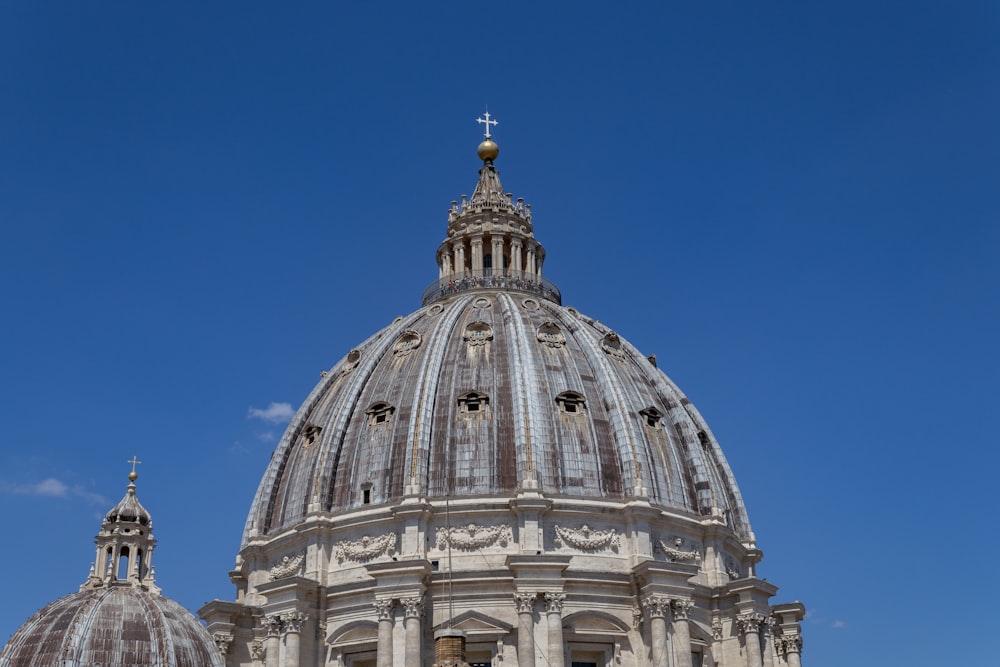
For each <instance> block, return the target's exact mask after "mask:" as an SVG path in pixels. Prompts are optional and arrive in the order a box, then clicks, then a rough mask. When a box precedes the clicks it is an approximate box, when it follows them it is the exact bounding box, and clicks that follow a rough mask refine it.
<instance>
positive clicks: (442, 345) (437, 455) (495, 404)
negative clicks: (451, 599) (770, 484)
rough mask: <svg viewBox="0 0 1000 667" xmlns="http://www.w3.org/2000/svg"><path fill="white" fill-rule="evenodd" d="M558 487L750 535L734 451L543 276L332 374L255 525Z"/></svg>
mask: <svg viewBox="0 0 1000 667" xmlns="http://www.w3.org/2000/svg"><path fill="white" fill-rule="evenodd" d="M526 482H527V483H528V484H529V485H530V486H533V487H534V486H536V485H537V488H538V489H539V490H540V491H541V492H542V493H545V494H547V495H566V496H581V497H596V498H613V499H622V498H628V497H636V496H640V497H641V496H647V497H648V498H649V500H650V502H652V503H654V504H656V505H659V506H662V507H668V508H670V509H671V510H675V511H680V512H684V513H688V514H691V515H696V516H702V515H716V516H720V517H725V520H726V521H727V522H728V523H729V524H730V525H731V527H732V528H733V530H735V531H736V533H737V534H738V535H739V536H740V537H741V538H744V539H749V538H750V527H749V524H748V522H747V517H746V511H745V509H744V507H743V502H742V500H741V499H740V493H739V490H738V489H737V486H736V483H735V481H734V479H733V476H732V473H731V472H730V469H729V466H728V464H727V463H726V460H725V458H724V456H723V454H722V451H721V450H720V449H719V446H718V444H717V443H716V442H715V439H714V438H713V437H712V435H711V431H710V430H709V428H708V426H707V425H706V424H705V422H704V420H703V419H702V418H701V416H700V415H699V414H698V412H697V410H695V408H694V406H693V405H691V403H690V402H689V401H688V400H687V398H685V397H684V394H683V393H681V391H680V390H679V389H678V388H677V386H676V385H675V384H674V383H673V382H671V381H670V379H669V378H667V376H666V375H664V374H663V372H661V371H660V370H659V369H657V368H656V366H655V365H654V363H653V362H652V361H650V360H649V359H647V358H646V357H645V356H643V355H642V354H641V353H639V352H638V351H637V350H636V349H635V348H634V347H633V346H632V345H630V344H629V343H628V342H627V341H626V340H625V339H624V338H622V337H620V336H618V335H617V334H616V333H615V332H614V331H612V330H611V329H609V328H608V327H606V326H604V325H603V324H601V323H600V322H597V321H595V320H593V319H591V318H589V317H587V316H585V315H583V314H581V313H579V312H577V311H576V310H574V309H573V308H567V307H564V306H561V305H559V304H558V303H556V302H555V301H552V300H550V299H549V298H546V297H545V296H540V295H537V294H534V293H530V292H512V291H510V290H509V289H508V288H506V287H505V288H500V287H494V288H483V287H480V288H478V289H475V290H469V291H466V292H462V293H458V294H454V295H449V296H448V297H447V298H444V299H441V300H439V301H437V302H434V303H431V304H430V305H427V306H425V307H423V308H421V309H420V310H418V311H416V312H415V313H412V314H411V315H409V316H407V317H402V318H399V319H398V320H397V321H396V322H394V323H393V324H391V325H390V326H388V327H386V328H385V329H383V330H381V331H379V332H378V333H376V334H375V335H374V336H372V337H371V338H369V339H368V340H367V341H365V342H364V343H362V344H361V345H359V346H358V347H357V348H355V349H353V350H351V351H350V352H349V354H347V355H346V356H345V357H344V358H343V359H342V360H341V361H340V362H339V363H338V364H337V365H336V366H334V367H333V369H332V370H331V371H330V372H329V373H327V374H325V377H324V378H323V379H322V380H321V381H320V383H319V385H318V386H317V387H316V388H315V389H314V390H313V392H312V393H311V394H310V396H309V397H308V398H307V399H306V401H305V403H304V404H303V405H302V407H301V408H300V409H299V411H298V413H297V414H296V416H295V418H294V419H293V421H292V423H291V425H290V426H289V428H288V430H287V432H286V433H285V437H284V438H283V439H282V441H281V444H280V445H279V447H278V449H277V451H276V452H275V455H274V458H273V459H272V461H271V464H270V466H269V467H268V469H267V472H266V474H265V476H264V481H263V482H262V484H261V487H260V490H259V491H258V493H257V497H256V499H255V501H254V504H253V507H252V509H251V511H250V517H249V523H248V535H247V537H248V538H249V537H250V536H251V535H253V536H259V535H264V534H275V533H278V532H280V531H282V530H283V529H287V528H289V527H291V526H295V525H296V524H298V523H300V522H302V521H303V520H305V519H306V517H308V516H309V515H311V514H314V513H317V512H334V513H340V512H343V511H345V510H355V509H359V508H361V507H363V506H364V505H379V504H383V503H395V502H399V501H400V500H402V498H403V497H404V495H405V493H406V489H407V487H408V486H410V487H418V488H420V489H422V490H423V492H424V493H425V494H426V495H427V496H428V497H436V498H441V497H444V496H446V495H447V496H453V497H462V496H466V497H469V496H510V495H512V494H513V493H515V492H516V491H517V490H518V488H519V486H520V485H523V484H525V483H526Z"/></svg>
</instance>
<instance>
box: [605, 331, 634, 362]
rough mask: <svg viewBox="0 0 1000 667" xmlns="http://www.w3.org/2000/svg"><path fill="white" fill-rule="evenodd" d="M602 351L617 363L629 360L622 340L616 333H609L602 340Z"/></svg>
mask: <svg viewBox="0 0 1000 667" xmlns="http://www.w3.org/2000/svg"><path fill="white" fill-rule="evenodd" d="M601 349H602V350H604V351H605V352H606V353H607V354H608V356H609V357H611V358H612V359H614V360H615V361H625V360H627V359H628V355H627V354H625V350H624V349H623V348H622V340H621V338H619V337H618V334H616V333H614V332H612V333H609V334H608V335H606V336H605V337H604V338H602V339H601Z"/></svg>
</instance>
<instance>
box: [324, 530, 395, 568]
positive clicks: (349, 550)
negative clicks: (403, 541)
mask: <svg viewBox="0 0 1000 667" xmlns="http://www.w3.org/2000/svg"><path fill="white" fill-rule="evenodd" d="M333 552H334V555H336V557H337V561H338V562H341V563H343V562H344V561H345V560H353V561H357V562H359V563H365V562H367V561H370V560H373V559H375V558H378V557H379V556H391V555H393V554H394V553H396V533H386V534H385V535H380V536H378V537H368V536H367V535H365V536H364V537H362V538H361V539H360V540H345V541H343V542H338V543H337V544H336V546H335V547H334V550H333Z"/></svg>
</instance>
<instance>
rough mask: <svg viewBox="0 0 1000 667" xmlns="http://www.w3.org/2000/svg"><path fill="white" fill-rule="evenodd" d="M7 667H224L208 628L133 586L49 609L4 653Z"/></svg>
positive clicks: (83, 594)
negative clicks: (103, 666) (137, 666)
mask: <svg viewBox="0 0 1000 667" xmlns="http://www.w3.org/2000/svg"><path fill="white" fill-rule="evenodd" d="M0 665H2V666H3V667H22V666H23V667H29V666H30V667H43V666H52V667H56V666H57V665H58V667H76V666H78V665H79V666H81V667H83V666H89V665H150V666H154V665H162V666H164V667H174V666H176V667H208V666H214V665H217V666H219V667H221V666H222V665H223V662H222V657H221V654H220V653H219V649H218V648H217V647H216V645H215V643H214V642H213V641H212V638H211V637H209V635H208V633H207V632H205V628H204V627H202V625H201V624H200V623H199V622H198V620H197V619H196V618H195V617H194V616H193V615H192V614H191V612H189V611H187V610H186V609H184V608H183V607H182V606H180V605H179V604H177V603H176V602H174V601H173V600H171V599H169V598H166V597H164V596H162V595H160V594H159V593H155V592H151V591H148V590H143V589H140V588H133V587H131V586H128V585H123V586H117V585H116V586H111V587H107V588H102V589H84V590H81V591H78V592H76V593H72V594H70V595H67V596H66V597H63V598H60V599H58V600H56V601H55V602H52V603H51V604H48V605H46V606H45V607H43V608H42V609H41V610H39V611H38V612H37V613H36V614H35V615H34V616H32V617H31V618H30V619H28V621H27V622H26V623H25V624H24V625H23V626H21V629H20V630H18V631H17V632H16V633H15V634H14V636H13V637H12V638H11V640H10V642H9V643H8V644H7V647H6V648H5V649H4V652H3V654H2V655H0Z"/></svg>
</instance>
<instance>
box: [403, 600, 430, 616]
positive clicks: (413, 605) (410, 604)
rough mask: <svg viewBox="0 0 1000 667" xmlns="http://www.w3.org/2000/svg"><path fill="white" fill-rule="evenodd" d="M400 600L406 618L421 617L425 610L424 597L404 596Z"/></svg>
mask: <svg viewBox="0 0 1000 667" xmlns="http://www.w3.org/2000/svg"><path fill="white" fill-rule="evenodd" d="M399 602H400V604H402V605H403V616H405V617H406V618H420V615H421V614H422V613H423V612H424V599H423V598H403V599H401V600H400V601H399Z"/></svg>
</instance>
